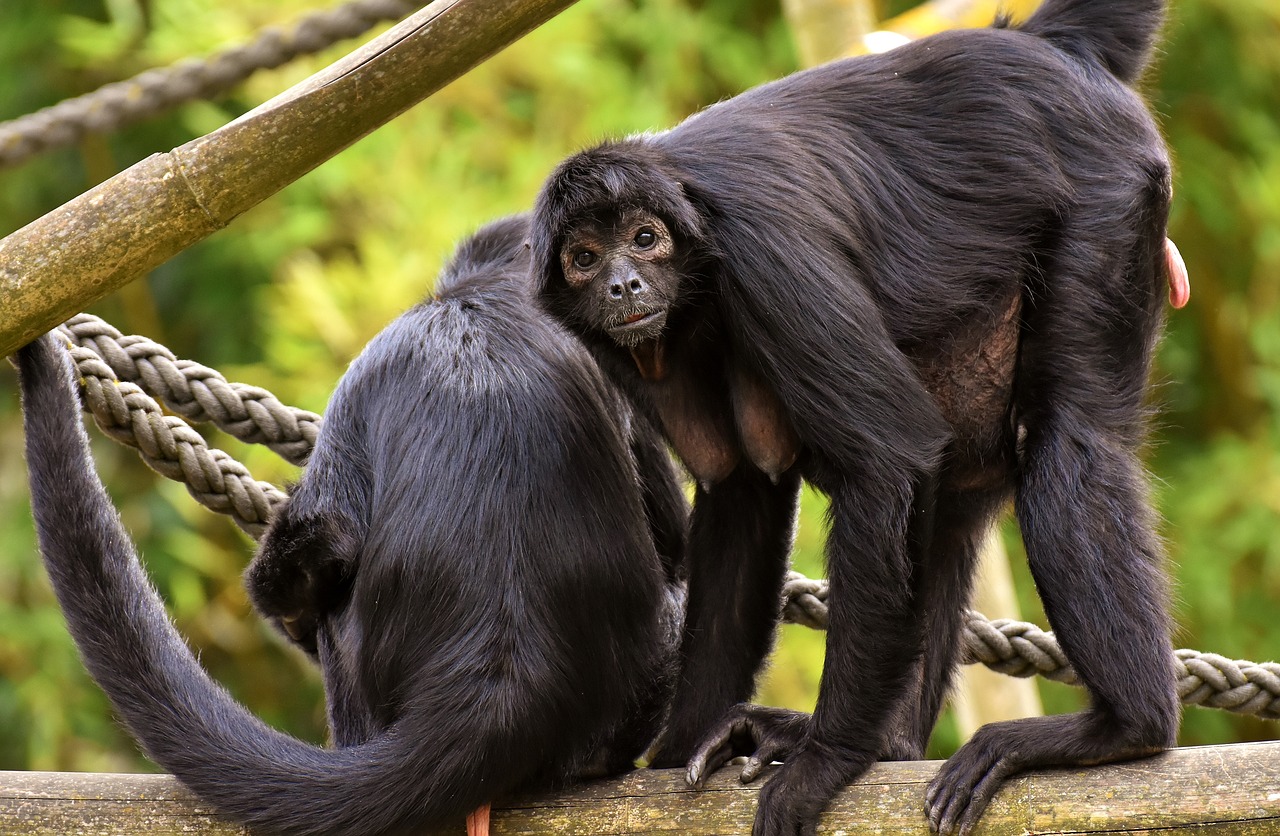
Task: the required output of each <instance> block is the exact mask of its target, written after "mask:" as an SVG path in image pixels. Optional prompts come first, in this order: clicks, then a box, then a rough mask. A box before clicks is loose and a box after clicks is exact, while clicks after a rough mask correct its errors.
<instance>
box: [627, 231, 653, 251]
mask: <svg viewBox="0 0 1280 836" xmlns="http://www.w3.org/2000/svg"><path fill="white" fill-rule="evenodd" d="M631 240H632V243H634V244H635V245H636V246H637V247H639V248H640V249H642V250H647V249H649V248H650V247H652V246H653V245H654V244H656V243H658V234H657V233H656V232H654V231H653V230H652V229H649V228H648V227H647V226H646V227H643V228H641V230H640V231H639V232H637V233H636V237H635V238H633V239H631Z"/></svg>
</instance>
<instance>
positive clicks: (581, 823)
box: [0, 743, 1280, 836]
mask: <svg viewBox="0 0 1280 836" xmlns="http://www.w3.org/2000/svg"><path fill="white" fill-rule="evenodd" d="M937 768H938V763H937V762H917V763H882V764H877V765H876V766H875V767H874V768H873V769H872V770H871V771H870V772H869V773H868V774H867V775H865V776H864V777H863V778H862V779H861V780H860V781H858V782H857V783H856V784H854V785H853V786H852V787H850V788H849V789H847V790H845V791H844V792H843V793H842V794H841V795H840V797H839V798H838V799H837V800H836V802H835V803H834V804H833V805H832V807H831V809H830V810H829V811H828V812H827V813H826V814H825V816H824V817H823V820H822V826H821V827H819V833H828V834H836V833H848V834H862V833H874V834H904V836H905V834H925V833H927V832H928V828H927V826H926V824H925V820H924V814H923V812H922V808H923V803H924V802H923V798H924V787H925V784H926V783H928V781H929V779H930V778H931V777H932V776H933V774H934V773H935V772H936V771H937ZM756 792H757V787H756V786H749V787H744V786H742V785H740V784H739V783H738V781H737V776H736V772H735V770H733V769H732V767H731V768H729V769H727V770H723V771H721V772H720V773H718V774H717V775H715V776H713V777H712V780H711V781H709V785H708V786H707V788H705V789H703V790H690V789H689V788H688V787H686V786H685V784H684V779H683V776H682V773H681V772H679V771H677V770H641V771H638V772H635V773H632V774H631V775H628V776H625V777H623V778H619V779H616V780H610V781H598V782H595V783H591V784H587V785H584V786H581V787H577V788H574V789H572V790H569V791H568V792H564V793H561V794H559V795H555V796H547V797H540V798H530V799H526V800H523V801H519V802H516V803H514V804H511V805H508V806H506V807H504V808H503V809H501V810H497V811H495V813H494V816H493V821H492V832H493V834H494V836H517V834H519V836H541V835H542V834H560V836H599V834H644V835H645V836H648V835H649V834H655V835H656V834H676V833H678V834H685V836H711V834H746V833H749V832H750V830H751V820H752V816H753V815H754V811H755V803H756ZM462 832H463V824H462V822H461V821H459V822H458V823H457V826H456V827H451V828H448V829H445V830H438V831H436V832H435V833H431V834H425V833H424V834H423V836H445V834H451V836H452V835H453V834H461V833H462ZM67 833H92V834H98V836H135V835H136V834H144V833H145V834H150V835H151V836H154V834H177V833H186V834H201V835H202V836H232V835H233V834H238V835H241V836H242V834H244V833H245V831H244V830H243V828H240V827H237V826H235V825H232V824H228V823H227V822H226V821H225V820H222V819H219V818H218V817H217V816H215V815H213V814H212V812H211V811H210V809H209V808H208V806H206V805H204V804H201V803H199V802H197V801H195V800H194V798H193V797H192V796H191V794H190V793H188V792H187V791H186V790H185V789H183V788H182V787H181V786H180V785H179V784H178V783H177V782H176V781H175V780H174V779H173V778H171V777H169V776H167V775H95V774H72V773H41V772H0V836H19V834H21V836H46V835H48V836H52V834H67ZM1029 833H1034V834H1081V833H1109V834H1118V833H1124V834H1156V833H1159V834H1164V836H1170V834H1177V833H1187V834H1191V833H1195V834H1197V836H1209V835H1211V836H1263V834H1275V833H1280V743H1247V744H1236V745H1231V746H1203V747H1197V748H1187V749H1175V750H1174V751H1171V752H1167V753H1165V754H1163V755H1160V756H1158V757H1154V758H1147V759H1145V760H1140V761H1132V762H1129V763H1123V764H1113V765H1109V766H1099V767H1093V768H1090V769H1069V770H1054V771H1044V772H1036V773H1030V774H1028V775H1025V776H1021V777H1019V778H1015V779H1013V780H1012V781H1010V782H1009V783H1008V785H1007V786H1006V787H1005V788H1004V789H1003V790H1002V791H1001V792H1000V794H999V795H998V796H997V797H996V799H995V801H994V802H993V803H992V805H991V807H990V808H989V809H988V811H987V814H986V816H985V817H984V818H983V821H982V823H981V825H980V826H979V827H978V828H977V832H976V833H975V834H974V836H997V834H1009V836H1013V834H1019V835H1020V836H1021V834H1029Z"/></svg>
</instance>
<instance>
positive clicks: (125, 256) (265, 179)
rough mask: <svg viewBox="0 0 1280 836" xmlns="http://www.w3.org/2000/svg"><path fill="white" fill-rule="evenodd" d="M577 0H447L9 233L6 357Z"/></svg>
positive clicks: (0, 291) (2, 269) (4, 243)
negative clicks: (204, 133)
mask: <svg viewBox="0 0 1280 836" xmlns="http://www.w3.org/2000/svg"><path fill="white" fill-rule="evenodd" d="M573 2H574V0H436V2H434V3H432V4H431V5H430V6H427V7H426V8H424V9H422V10H420V11H418V12H416V13H415V14H413V15H411V16H410V17H408V18H406V19H405V20H403V21H402V22H401V23H399V24H397V25H396V26H394V27H392V28H391V29H389V30H388V31H387V32H385V33H384V34H383V35H381V36H380V37H378V38H375V39H374V40H373V41H371V42H370V43H369V44H367V45H366V46H364V47H362V48H361V49H358V50H356V51H355V52H353V53H352V54H350V55H348V56H347V57H346V58H344V59H342V60H341V61H338V62H337V63H335V64H333V65H332V66H330V67H328V68H327V69H325V70H323V71H321V72H320V73H317V74H316V75H314V76H312V77H311V78H310V79H307V80H306V81H304V82H302V83H301V84H298V85H297V86H295V87H293V88H292V89H290V90H289V91H287V92H286V93H284V94H282V95H280V96H278V97H276V98H275V99H273V100H271V101H270V102H267V103H266V104H264V105H262V106H261V107H259V108H257V109H255V110H254V111H252V112H250V113H248V114H246V115H245V116H242V117H241V118H240V119H237V120H236V121H235V122H232V123H231V124H229V125H226V126H225V127H222V128H220V129H218V130H216V131H214V132H213V133H211V134H209V135H207V136H204V137H201V138H199V139H196V140H193V141H191V142H188V143H187V144H185V145H182V146H180V147H178V148H175V149H174V150H172V151H169V152H168V153H165V154H153V155H152V156H150V157H148V158H147V159H145V160H143V161H141V162H139V163H137V164H136V165H134V166H133V167H131V168H129V169H127V170H125V171H123V172H121V173H120V174H118V175H116V176H115V177H113V178H111V179H110V180H107V181H106V182H104V183H101V184H99V185H98V186H95V187H94V188H92V189H90V190H89V191H87V192H85V193H84V194H82V195H80V196H79V197H77V198H75V199H74V200H71V201H70V202H68V203H66V204H65V205H63V206H62V207H60V208H58V209H55V210H54V211H52V212H50V213H49V214H47V215H45V216H44V217H42V218H39V219H37V220H35V221H32V222H31V223H30V224H28V225H27V226H25V227H23V228H22V229H20V230H18V231H16V232H14V233H13V234H12V235H10V236H8V237H7V238H5V239H3V240H0V357H3V356H5V355H8V354H10V353H12V352H13V351H15V350H17V349H18V348H20V347H21V346H23V345H25V344H26V343H27V342H29V341H31V340H32V339H34V338H35V337H37V336H39V335H40V334H42V333H44V332H45V331H48V330H49V329H50V328H52V327H54V326H55V325H57V324H58V323H59V322H62V321H63V320H65V319H67V318H68V317H70V316H71V315H72V314H74V313H76V312H78V311H81V310H83V309H84V308H85V307H87V306H88V305H89V304H90V303H91V302H93V301H95V300H97V299H99V298H101V297H102V296H105V295H106V294H108V293H110V292H111V291H113V290H115V289H116V288H118V287H120V286H122V285H124V284H125V283H127V282H129V281H131V280H132V279H134V278H136V277H137V276H139V275H140V274H142V273H144V272H146V271H148V270H150V269H152V268H153V267H156V266H157V265H159V264H161V263H163V262H164V261H166V260H168V259H169V258H170V257H172V256H173V255H175V254H177V253H178V252H180V251H181V250H183V249H185V248H186V247H189V246H191V245H192V244H194V243H196V242H197V241H199V240H201V239H203V238H205V237H207V236H209V235H211V234H213V233H214V232H216V231H217V230H219V229H221V228H222V227H224V226H226V225H227V224H228V223H230V222H231V221H232V220H233V219H234V218H235V217H236V216H238V215H240V214H241V213H243V212H245V211H246V210H248V209H249V208H251V207H253V206H255V205H257V204H258V203H260V202H261V201H263V200H265V199H266V198H268V197H270V196H271V195H273V194H275V193H276V192H278V191H279V190H280V189H282V188H284V187H285V186H286V185H288V184H289V183H292V182H293V181H295V180H297V179H298V178H299V177H301V176H302V175H304V174H306V173H307V172H308V171H311V170H312V169H313V168H315V167H316V166H318V165H319V164H320V163H322V162H324V161H325V160H327V159H329V158H330V157H332V156H333V155H334V154H336V153H338V152H339V151H341V150H342V149H343V148H346V147H347V146H348V145H350V144H351V143H353V142H355V141H356V140H357V139H359V138H360V137H362V136H364V135H365V134H367V133H369V132H370V131H372V130H373V129H374V128H377V127H378V126H379V125H382V124H384V123H385V122H387V121H389V120H390V119H391V118H393V117H395V116H397V115H398V114H400V113H402V112H403V111H405V110H407V109H408V108H409V107H411V106H412V105H414V104H416V103H417V102H419V101H421V100H422V99H424V98H426V97H427V96H429V95H430V94H431V93H433V92H435V91H436V90H439V89H440V88H441V87H443V86H444V85H446V84H448V83H449V82H450V81H452V80H453V79H455V78H457V77H458V76H460V75H462V74H463V73H465V72H466V71H467V70H469V69H471V68H472V67H474V66H475V65H477V64H479V63H480V62H481V61H483V60H484V59H486V58H488V57H489V56H490V55H493V54H494V53H495V52H497V51H498V50H500V49H502V48H503V47H504V46H506V45H507V44H510V43H511V42H513V41H515V40H518V39H519V38H520V37H522V36H523V35H525V34H526V33H528V32H529V31H531V30H532V29H534V28H535V27H537V26H538V25H540V24H542V23H543V22H545V21H546V20H548V19H550V18H551V17H553V16H554V15H556V14H557V13H558V12H560V11H562V10H563V9H565V8H566V7H568V6H569V5H572V3H573Z"/></svg>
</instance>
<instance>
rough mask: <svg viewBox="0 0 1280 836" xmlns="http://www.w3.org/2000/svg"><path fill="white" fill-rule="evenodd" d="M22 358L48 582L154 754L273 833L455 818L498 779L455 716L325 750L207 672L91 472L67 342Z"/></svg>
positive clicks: (240, 816)
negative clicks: (481, 769)
mask: <svg viewBox="0 0 1280 836" xmlns="http://www.w3.org/2000/svg"><path fill="white" fill-rule="evenodd" d="M17 362H18V371H19V376H20V380H21V387H22V400H23V419H24V424H25V428H26V443H27V462H28V469H29V472H30V480H31V504H32V510H33V512H34V515H35V520H36V530H37V533H38V535H39V539H40V548H41V552H42V554H43V555H44V560H45V565H46V567H47V568H48V571H49V576H50V578H51V580H52V582H53V586H54V591H55V592H56V593H57V596H58V601H59V603H60V604H61V606H62V609H63V612H64V613H65V615H66V619H67V624H68V626H69V628H70V631H71V634H72V636H73V637H74V638H75V641H76V644H77V646H78V647H79V648H80V653H81V656H82V657H83V659H84V662H85V666H86V667H87V668H88V669H89V672H90V673H91V674H92V675H93V677H94V679H96V680H97V681H98V683H99V684H100V685H101V686H102V689H103V690H104V691H105V692H106V693H107V696H108V697H109V698H110V699H111V702H112V705H113V706H114V707H115V709H116V712H117V713H118V714H119V716H120V717H121V719H123V721H124V722H125V724H126V725H127V726H128V727H129V729H130V731H131V732H132V733H133V734H134V736H135V737H136V738H137V739H138V740H139V741H140V742H141V743H142V745H143V748H144V749H145V750H146V752H147V754H148V755H149V756H150V757H151V758H152V759H153V760H154V761H155V762H156V763H158V764H160V765H161V766H162V767H164V768H165V769H167V770H168V771H170V772H172V773H173V774H174V775H176V776H177V777H178V778H179V779H180V780H181V781H182V782H183V783H184V784H186V785H187V786H188V787H189V788H191V790H192V791H194V792H195V793H196V794H197V795H198V796H200V797H201V798H202V799H203V800H205V801H206V802H207V803H209V804H212V805H213V806H214V807H215V808H217V809H218V811H219V812H221V813H223V814H224V815H227V816H229V817H231V818H233V819H236V820H237V821H239V822H241V823H244V824H247V825H249V826H250V828H254V829H257V830H258V831H260V832H264V833H273V834H280V835H281V836H320V834H329V835H330V836H334V834H352V835H353V836H354V834H386V833H395V832H399V831H401V830H407V829H409V828H413V827H415V826H420V825H422V824H423V823H435V822H443V821H447V820H448V819H451V818H456V819H457V820H458V821H459V822H460V821H461V819H462V817H463V816H464V815H465V814H466V813H467V812H469V811H470V810H472V809H474V808H476V807H478V806H480V805H481V804H482V803H484V802H485V801H487V800H488V798H484V797H480V795H479V794H480V793H484V794H485V795H490V794H491V793H492V792H493V791H494V787H493V786H492V785H489V786H484V781H483V778H482V776H480V775H479V774H476V769H477V764H478V763H481V762H483V761H484V760H485V758H486V754H485V753H482V752H478V747H479V748H484V747H485V746H486V745H488V743H486V741H484V740H483V738H482V736H481V735H479V734H478V733H472V732H471V731H469V730H466V729H464V728H462V727H461V726H460V725H459V724H442V725H441V726H440V727H438V729H437V728H433V729H432V730H431V731H432V732H438V733H433V734H431V735H430V737H432V739H430V740H426V739H425V738H426V737H428V734H427V731H428V730H427V729H423V728H414V727H413V725H414V724H413V723H412V722H409V721H402V723H401V724H398V725H394V726H392V727H391V728H390V729H389V730H388V731H387V732H386V733H384V734H382V735H380V736H379V737H376V738H374V739H373V740H371V741H370V742H368V743H366V744H363V745H360V746H353V747H350V748H344V749H325V748H321V747H318V746H313V745H311V744H308V743H304V742H302V741H300V740H297V739H295V738H293V737H290V736H289V735H286V734H283V733H281V732H279V731H276V730H275V729H272V728H270V727H268V726H267V725H265V724H264V723H262V722H261V721H260V720H258V718H257V717H255V716H253V715H252V714H251V713H249V711H248V710H247V709H245V708H244V707H243V706H242V705H240V704H239V703H238V702H236V701H235V699H233V698H232V697H231V695H230V694H228V693H227V692H226V691H225V690H224V689H223V688H222V687H221V686H220V685H218V684H217V683H216V682H214V681H213V680H212V679H211V678H210V677H209V675H208V674H207V673H206V672H205V670H204V669H203V668H202V667H201V666H200V664H199V662H198V661H196V659H195V657H194V656H193V655H192V653H191V651H190V650H189V649H188V648H187V646H186V644H185V643H184V642H183V640H182V637H181V636H180V635H179V634H178V631H177V629H176V628H175V627H174V626H173V624H172V622H171V621H170V620H169V617H168V615H167V613H166V612H165V609H164V604H163V602H162V601H161V599H160V597H159V595H158V594H157V593H156V591H155V590H154V589H153V587H152V586H151V583H150V581H149V580H148V578H147V576H146V573H145V572H144V570H143V568H142V566H141V565H140V563H139V561H138V557H137V554H136V550H135V548H134V546H133V543H132V541H131V540H130V538H129V536H128V534H127V533H126V532H125V529H124V527H123V525H122V524H121V522H120V518H119V516H118V515H117V513H116V511H115V509H114V507H113V506H112V504H111V501H110V499H109V498H108V496H107V494H106V491H105V490H104V488H103V486H102V482H101V481H100V480H99V478H98V476H97V472H96V470H95V469H94V467H93V461H92V458H91V457H90V454H89V447H88V436H87V435H86V434H85V431H84V428H83V426H82V425H81V421H80V418H79V413H80V408H79V403H78V400H77V397H76V392H75V388H74V386H75V384H74V381H73V379H72V371H71V366H70V363H69V361H68V358H67V356H66V354H65V352H63V351H62V350H61V349H60V348H59V346H58V345H57V344H56V343H55V342H54V338H53V337H52V336H49V335H46V336H44V337H42V338H40V339H39V340H37V341H35V342H33V343H32V344H30V345H28V346H27V347H25V348H23V349H22V350H21V351H19V352H18V355H17ZM408 709H409V710H407V711H406V712H405V714H406V715H407V716H411V715H412V706H409V707H408ZM442 735H452V736H454V737H458V738H470V739H456V740H446V739H440V738H441V736H442ZM489 743H492V742H489Z"/></svg>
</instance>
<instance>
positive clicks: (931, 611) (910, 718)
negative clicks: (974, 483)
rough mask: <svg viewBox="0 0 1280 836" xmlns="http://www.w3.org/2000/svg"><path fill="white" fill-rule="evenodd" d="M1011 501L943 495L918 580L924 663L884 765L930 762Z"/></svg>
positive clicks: (990, 494) (993, 495)
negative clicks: (979, 578)
mask: <svg viewBox="0 0 1280 836" xmlns="http://www.w3.org/2000/svg"><path fill="white" fill-rule="evenodd" d="M1007 499H1008V491H1007V490H1005V489H1004V488H992V489H988V490H981V491H963V492H959V491H950V490H947V491H942V492H940V493H939V497H938V502H937V509H936V511H935V513H934V527H933V536H932V539H931V542H930V545H929V549H928V550H927V553H926V556H925V562H924V563H923V564H922V566H921V568H920V569H919V571H917V573H916V575H917V577H916V578H915V579H914V587H915V590H916V595H917V596H918V599H919V600H918V604H917V607H918V609H919V610H920V611H921V612H922V613H923V619H924V635H923V646H922V648H921V657H920V660H919V661H918V662H917V664H916V669H915V671H914V676H913V680H912V682H911V684H909V685H908V687H907V691H906V693H905V694H904V697H903V701H902V703H901V704H900V706H899V710H898V713H897V716H896V718H895V720H894V723H893V726H892V727H891V728H890V731H889V733H888V736H887V739H886V740H885V748H884V750H883V751H882V752H881V759H882V760H919V759H921V758H923V757H924V753H925V747H926V746H927V745H928V743H929V736H930V735H931V734H932V733H933V727H934V726H935V725H936V724H937V722H938V714H939V712H940V711H941V710H942V705H943V703H944V702H945V700H946V698H947V694H948V692H949V691H950V687H951V680H952V675H953V674H954V672H955V666H956V661H957V657H958V655H959V647H960V636H961V635H962V633H963V631H964V615H965V611H966V609H967V607H968V605H969V599H970V594H971V591H972V586H973V576H974V572H975V569H976V567H977V563H978V559H979V556H980V552H981V549H982V544H983V540H984V538H985V536H986V533H987V531H988V529H989V528H990V526H991V525H992V523H993V521H994V520H995V518H996V516H997V514H998V513H999V511H1000V507H1001V506H1002V505H1003V504H1004V502H1005V501H1007Z"/></svg>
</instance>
